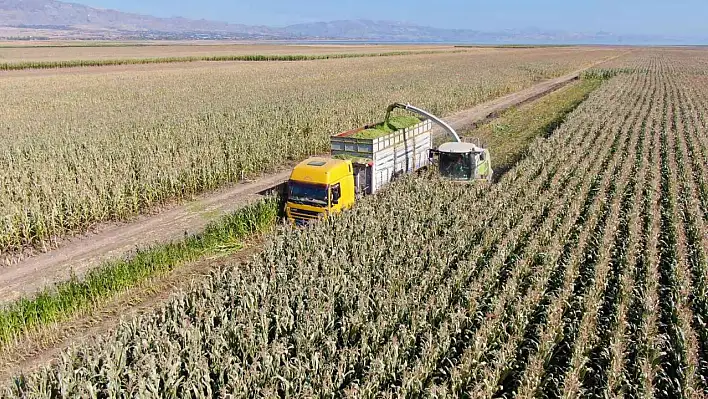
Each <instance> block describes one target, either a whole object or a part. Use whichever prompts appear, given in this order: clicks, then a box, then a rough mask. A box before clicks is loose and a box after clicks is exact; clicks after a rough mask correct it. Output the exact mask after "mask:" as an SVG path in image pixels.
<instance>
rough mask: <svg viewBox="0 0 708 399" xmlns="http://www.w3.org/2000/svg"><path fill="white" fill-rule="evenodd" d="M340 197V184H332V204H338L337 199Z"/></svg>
mask: <svg viewBox="0 0 708 399" xmlns="http://www.w3.org/2000/svg"><path fill="white" fill-rule="evenodd" d="M340 198H342V186H340V185H339V183H338V184H335V185H334V186H332V204H333V205H337V204H339V199H340Z"/></svg>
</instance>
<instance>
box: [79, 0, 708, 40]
mask: <svg viewBox="0 0 708 399" xmlns="http://www.w3.org/2000/svg"><path fill="white" fill-rule="evenodd" d="M69 1H71V0H69ZM73 1H74V2H77V3H82V4H86V5H89V6H93V7H101V8H113V9H118V10H121V11H128V12H137V13H142V14H149V15H154V16H158V17H174V16H182V17H186V18H193V19H201V18H204V19H211V20H217V21H227V22H232V23H241V24H247V25H268V26H286V25H290V24H297V23H304V22H318V21H330V20H338V19H373V20H386V21H401V22H409V23H413V24H417V25H424V26H433V27H438V28H461V29H474V30H481V31H499V30H504V29H524V28H531V27H535V28H540V29H543V30H563V31H573V32H586V33H594V32H600V31H602V32H611V33H616V34H625V35H626V34H657V35H671V36H702V37H708V22H706V21H708V0H675V1H667V0H663V1H657V0H613V1H610V0H596V1H588V0H585V1H583V0H527V1H521V0H435V1H430V0H405V1H404V0H258V1H250V0H249V1H243V0H238V1H234V0H73Z"/></svg>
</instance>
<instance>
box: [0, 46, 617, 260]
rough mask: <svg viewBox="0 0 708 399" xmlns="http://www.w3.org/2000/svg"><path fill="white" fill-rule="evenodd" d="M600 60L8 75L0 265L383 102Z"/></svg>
mask: <svg viewBox="0 0 708 399" xmlns="http://www.w3.org/2000/svg"><path fill="white" fill-rule="evenodd" d="M510 51H513V53H512V52H510ZM614 54H618V51H617V50H611V49H608V50H598V49H586V50H577V49H554V50H548V49H543V50H507V51H502V50H497V51H490V52H485V53H475V52H472V53H456V54H449V53H448V54H428V55H408V56H396V57H373V58H352V59H339V60H324V61H313V62H292V63H281V62H242V63H227V62H225V63H212V64H198V65H197V64H180V65H177V64H171V65H160V66H157V65H151V66H145V67H139V66H135V67H131V68H137V69H126V70H120V71H115V70H111V71H96V70H87V71H83V72H82V71H72V72H71V73H56V74H41V73H38V72H37V71H33V73H31V74H22V73H20V74H12V73H8V74H6V75H3V76H2V78H0V101H1V102H2V104H3V107H2V108H1V109H0V137H1V138H2V141H3V148H2V150H0V210H2V213H0V256H2V255H5V257H6V258H7V259H9V257H8V254H13V253H18V252H20V251H23V250H25V249H28V248H31V247H34V248H39V249H40V250H43V249H48V248H52V247H54V246H55V245H56V243H57V242H58V241H59V240H61V238H62V237H65V236H66V235H68V234H73V233H80V232H84V231H87V230H89V229H90V228H92V227H93V226H95V225H96V224H97V223H100V222H104V221H114V220H118V221H120V220H127V219H129V218H131V217H133V216H135V215H137V214H139V213H140V212H143V211H146V210H149V209H152V208H154V207H156V206H159V205H162V204H164V203H166V202H168V201H172V200H179V199H182V198H189V197H191V196H192V195H194V194H197V193H201V192H203V191H207V190H211V189H215V188H217V187H220V186H223V185H224V184H228V183H233V182H237V181H239V180H242V179H244V178H248V177H253V176H254V175H257V174H258V173H261V172H267V171H271V170H273V169H274V168H276V167H278V166H279V165H283V164H284V163H287V162H288V161H291V160H300V159H302V158H305V157H307V156H308V155H311V154H315V153H322V152H324V151H326V150H327V149H328V137H329V135H330V134H332V133H333V132H337V131H343V130H348V129H351V128H352V127H353V126H359V125H363V124H365V123H370V122H374V121H378V120H379V119H381V118H382V115H383V112H384V111H385V108H386V106H387V105H388V104H389V103H391V102H395V101H401V100H402V99H405V100H406V101H410V102H411V103H415V104H418V105H420V106H423V107H426V108H428V109H430V110H431V111H433V112H436V113H440V114H445V113H447V112H450V111H454V110H458V109H464V108H467V107H470V106H473V105H476V104H478V103H480V102H483V101H485V100H489V99H492V98H496V97H499V96H501V95H504V94H507V93H510V92H515V91H518V90H520V89H522V88H525V87H528V86H530V85H532V84H533V83H535V82H537V81H539V80H543V79H547V78H550V77H555V76H559V75H562V74H564V73H567V72H570V71H573V70H576V69H578V68H580V67H582V66H585V65H588V64H590V63H591V62H594V61H598V60H601V59H604V58H606V57H608V56H611V55H614ZM349 55H351V54H349ZM357 56H358V55H357ZM39 72H42V71H39Z"/></svg>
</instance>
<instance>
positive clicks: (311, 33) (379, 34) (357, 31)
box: [0, 0, 695, 44]
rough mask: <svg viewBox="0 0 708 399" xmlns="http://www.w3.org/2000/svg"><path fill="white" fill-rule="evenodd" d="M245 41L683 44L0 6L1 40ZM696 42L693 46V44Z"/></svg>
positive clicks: (43, 2)
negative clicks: (271, 23) (245, 22)
mask: <svg viewBox="0 0 708 399" xmlns="http://www.w3.org/2000/svg"><path fill="white" fill-rule="evenodd" d="M2 37H4V38H24V39H26V38H34V39H61V38H68V39H235V40H239V39H246V40H341V41H374V42H428V43H435V42H445V43H477V44H496V43H525V44H540V43H548V44H682V43H683V42H684V41H685V40H686V39H684V38H671V37H663V36H650V35H614V34H612V33H608V32H595V33H580V32H562V31H548V30H542V29H538V28H529V29H521V30H502V31H498V32H482V31H476V30H472V29H441V28H432V27H426V26H418V25H413V24H408V23H403V22H394V21H370V20H342V21H330V22H315V23H305V24H297V25H291V26H286V27H269V26H251V25H242V24H233V23H227V22H218V21H208V20H194V19H187V18H158V17H153V16H148V15H140V14H133V13H127V12H121V11H117V10H107V9H99V8H93V7H89V6H86V5H82V4H77V3H68V2H63V1H58V0H0V38H2ZM693 41H694V42H695V40H693Z"/></svg>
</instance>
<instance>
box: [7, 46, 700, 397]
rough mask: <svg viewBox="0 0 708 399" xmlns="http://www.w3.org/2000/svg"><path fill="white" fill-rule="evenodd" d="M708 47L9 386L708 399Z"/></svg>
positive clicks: (394, 194) (644, 63) (261, 258)
mask: <svg viewBox="0 0 708 399" xmlns="http://www.w3.org/2000/svg"><path fill="white" fill-rule="evenodd" d="M706 61H708V56H707V55H706V53H704V52H695V53H693V52H686V53H682V56H681V57H677V56H676V54H672V53H666V52H662V51H661V50H654V51H653V52H648V53H640V54H636V55H635V56H633V57H630V58H629V59H627V62H628V63H636V66H634V67H633V68H636V69H635V71H636V72H626V73H621V74H617V75H616V76H615V77H614V78H612V79H610V80H609V81H608V82H606V83H604V84H603V85H602V87H600V88H599V89H598V90H596V91H595V92H594V93H593V94H592V95H591V96H590V97H589V98H588V100H586V101H585V102H584V103H583V104H582V105H580V106H579V107H578V108H577V109H576V110H575V111H574V112H573V113H572V114H571V115H570V116H569V118H568V119H567V120H566V122H565V123H564V124H563V125H562V126H560V127H559V128H558V129H557V130H556V131H555V132H554V133H553V134H552V135H551V136H550V137H548V138H547V139H544V138H539V139H537V140H536V141H535V142H534V143H533V144H532V146H531V148H530V151H529V155H528V157H527V158H525V159H523V160H521V161H520V162H519V163H518V165H517V166H516V167H515V168H513V169H511V170H510V171H509V172H508V173H507V174H506V175H505V176H504V177H503V178H502V179H501V181H500V182H499V183H498V184H495V185H493V186H491V187H484V186H462V185H456V184H450V183H448V182H444V181H439V180H437V179H436V178H435V177H434V176H427V177H426V176H424V177H422V178H412V177H409V178H403V179H402V180H400V181H398V182H397V183H395V184H394V185H393V186H391V187H389V188H388V189H386V190H384V191H383V192H382V193H381V194H379V195H377V196H376V197H373V198H368V199H365V200H364V201H362V202H361V203H360V204H358V205H357V207H356V208H355V209H354V210H352V211H350V212H346V213H344V214H342V215H339V216H337V217H333V218H330V219H329V220H327V221H324V222H322V223H319V224H315V225H312V226H310V227H307V228H304V229H299V230H298V229H292V228H290V227H286V226H283V227H282V228H280V230H279V232H278V234H276V235H275V236H274V237H273V238H272V239H271V240H270V242H269V243H268V244H267V245H266V247H265V248H264V249H263V251H262V253H261V254H260V255H258V256H256V257H255V258H253V259H252V260H251V261H250V262H249V263H248V264H247V265H234V266H232V267H227V268H224V269H222V270H220V271H219V272H215V273H214V274H213V275H212V276H211V278H209V279H208V280H207V281H205V282H203V283H202V284H200V285H198V286H195V287H194V288H193V289H192V290H191V291H190V292H185V293H180V294H178V295H176V296H175V297H174V298H173V299H172V300H171V301H170V302H169V304H167V305H166V306H165V307H164V308H161V309H160V310H159V311H157V312H156V313H154V314H151V315H145V316H140V317H138V318H135V319H132V320H129V321H125V322H123V323H122V324H121V325H120V326H119V327H118V328H117V329H116V330H115V331H114V332H112V333H110V334H107V335H104V336H101V337H98V338H97V339H96V341H95V342H93V343H91V344H88V345H85V346H80V347H76V348H72V349H70V350H68V351H66V352H64V353H63V355H62V356H61V358H60V359H59V360H58V361H57V362H56V363H55V364H53V365H51V366H47V367H46V368H44V369H43V370H41V371H38V372H36V373H33V374H29V375H24V376H19V377H18V378H17V379H15V381H14V383H13V385H12V386H8V387H7V388H6V390H5V392H4V393H5V395H6V396H8V397H13V396H26V397H48V396H53V397H85V398H90V397H117V396H123V397H174V398H177V397H314V396H317V397H384V398H385V397H391V398H394V397H410V398H418V397H466V398H473V397H474V398H491V397H497V398H529V397H544V398H560V397H563V398H576V397H591V398H604V397H608V396H609V397H618V396H623V397H627V398H644V397H654V398H700V397H705V396H706V395H708V326H707V325H706V321H707V320H708V292H706V280H707V279H708V264H707V257H706V255H707V254H708V236H707V235H706V234H705V232H706V231H708V230H706V227H707V224H708V195H707V194H708V186H707V185H706V183H707V182H708V174H707V173H706V165H708V135H707V134H706V132H707V131H708V126H707V122H708V116H707V115H706V113H705V110H706V109H707V106H708V79H707V76H706V74H705V70H706V69H705V62H706Z"/></svg>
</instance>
